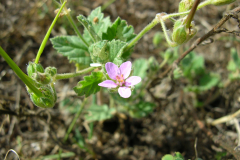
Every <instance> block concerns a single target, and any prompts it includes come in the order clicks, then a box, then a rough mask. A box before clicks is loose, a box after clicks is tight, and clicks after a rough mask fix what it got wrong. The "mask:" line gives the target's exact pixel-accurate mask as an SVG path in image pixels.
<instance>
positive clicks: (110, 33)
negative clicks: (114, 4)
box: [102, 17, 136, 43]
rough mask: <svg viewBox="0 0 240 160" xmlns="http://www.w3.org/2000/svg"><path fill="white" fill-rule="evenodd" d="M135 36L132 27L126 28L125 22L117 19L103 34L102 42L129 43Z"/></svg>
mask: <svg viewBox="0 0 240 160" xmlns="http://www.w3.org/2000/svg"><path fill="white" fill-rule="evenodd" d="M135 36H136V34H134V28H133V27H132V26H128V25H127V22H126V21H125V20H121V18H119V17H118V18H117V19H116V20H115V22H114V23H113V24H112V25H111V26H110V27H108V29H107V32H106V33H103V35H102V39H103V40H109V41H111V40H113V39H116V40H118V39H119V40H121V41H124V42H127V43H129V42H130V41H131V40H132V39H133V38H134V37H135Z"/></svg>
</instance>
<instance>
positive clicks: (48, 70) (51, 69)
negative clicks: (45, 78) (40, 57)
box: [45, 67, 57, 77]
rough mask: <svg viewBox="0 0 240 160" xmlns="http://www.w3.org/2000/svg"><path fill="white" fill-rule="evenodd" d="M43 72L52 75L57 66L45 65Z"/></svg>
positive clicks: (55, 71) (55, 72) (54, 73)
mask: <svg viewBox="0 0 240 160" xmlns="http://www.w3.org/2000/svg"><path fill="white" fill-rule="evenodd" d="M45 73H46V74H49V75H50V76H51V77H54V76H55V75H56V74H57V68H55V67H47V68H45Z"/></svg>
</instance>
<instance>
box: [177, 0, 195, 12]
mask: <svg viewBox="0 0 240 160" xmlns="http://www.w3.org/2000/svg"><path fill="white" fill-rule="evenodd" d="M193 2H194V0H181V2H180V3H179V6H178V12H179V13H180V12H185V11H188V10H190V9H191V8H192V6H193Z"/></svg>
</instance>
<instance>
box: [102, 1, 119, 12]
mask: <svg viewBox="0 0 240 160" xmlns="http://www.w3.org/2000/svg"><path fill="white" fill-rule="evenodd" d="M115 1H116V0H109V1H107V2H106V3H104V4H103V5H102V7H101V10H102V11H104V10H105V9H106V8H107V7H108V6H110V5H111V4H112V3H113V2H115Z"/></svg>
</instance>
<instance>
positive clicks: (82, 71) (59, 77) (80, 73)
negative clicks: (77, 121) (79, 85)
mask: <svg viewBox="0 0 240 160" xmlns="http://www.w3.org/2000/svg"><path fill="white" fill-rule="evenodd" d="M95 68H96V67H89V68H86V69H83V70H81V71H77V72H76V73H63V74H57V75H56V77H55V78H56V80H59V79H69V78H73V77H77V76H81V75H83V74H86V73H88V72H90V71H92V70H94V69H95Z"/></svg>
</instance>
